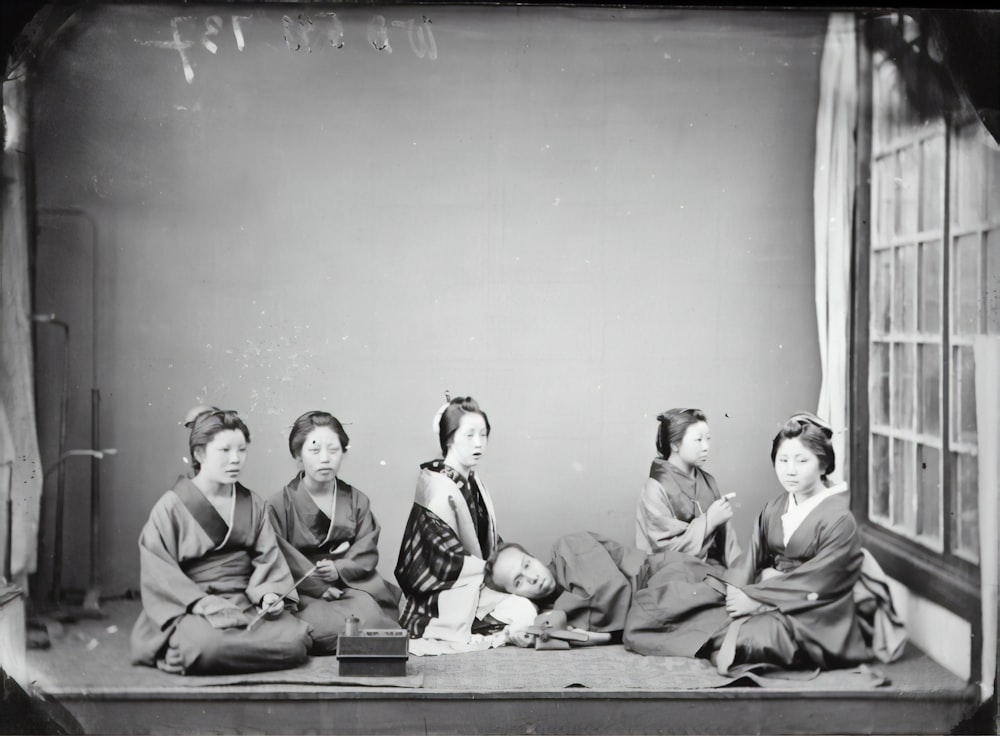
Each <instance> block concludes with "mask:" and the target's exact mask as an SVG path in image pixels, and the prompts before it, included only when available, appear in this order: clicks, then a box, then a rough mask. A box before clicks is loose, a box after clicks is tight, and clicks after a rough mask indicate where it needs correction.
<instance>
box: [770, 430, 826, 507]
mask: <svg viewBox="0 0 1000 736" xmlns="http://www.w3.org/2000/svg"><path fill="white" fill-rule="evenodd" d="M774 473H775V475H777V476H778V481H779V482H780V483H781V485H782V486H784V488H785V491H787V492H788V493H802V494H804V495H806V496H808V495H811V494H812V493H813V491H815V490H817V489H818V488H819V487H820V486H822V480H821V477H822V473H821V471H820V468H819V458H818V457H816V455H815V454H814V453H813V451H812V450H810V449H809V448H808V447H806V446H805V445H804V444H802V440H800V439H799V438H798V437H792V438H790V439H787V440H785V441H784V442H782V443H781V444H780V445H779V446H778V452H777V453H776V454H775V456H774Z"/></svg>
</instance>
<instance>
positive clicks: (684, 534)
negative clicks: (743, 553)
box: [635, 458, 740, 566]
mask: <svg viewBox="0 0 1000 736" xmlns="http://www.w3.org/2000/svg"><path fill="white" fill-rule="evenodd" d="M719 498H721V496H720V494H719V487H718V485H717V484H716V482H715V478H713V477H712V476H711V475H710V474H709V473H706V472H705V471H704V470H702V469H701V468H694V478H693V479H692V478H691V477H690V476H688V475H685V474H684V473H683V472H682V471H681V470H680V469H679V468H677V467H676V466H674V465H673V464H672V463H670V462H667V461H666V460H663V459H662V458H655V459H654V460H653V463H652V465H651V467H650V469H649V478H648V479H647V480H646V483H645V484H644V485H643V487H642V492H641V493H640V495H639V503H638V505H637V507H636V518H635V546H636V547H638V548H639V549H641V550H645V551H646V552H651V553H652V552H660V551H661V550H671V551H674V552H681V553H684V554H687V555H690V556H692V557H695V558H697V559H699V560H714V561H715V562H717V563H719V564H721V565H724V566H725V565H729V564H732V562H733V561H734V560H735V559H736V558H737V557H738V556H739V554H740V547H739V544H737V541H736V534H735V532H734V531H733V527H732V524H731V523H730V522H728V521H727V522H726V523H725V524H723V525H721V526H719V527H717V528H716V529H715V530H713V531H712V532H711V533H707V531H706V530H707V521H708V519H707V517H706V516H705V510H706V509H708V507H709V506H711V505H712V503H713V502H714V501H716V500H717V499H719Z"/></svg>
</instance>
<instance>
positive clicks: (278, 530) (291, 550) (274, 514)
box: [267, 501, 329, 598]
mask: <svg viewBox="0 0 1000 736" xmlns="http://www.w3.org/2000/svg"><path fill="white" fill-rule="evenodd" d="M267 518H268V522H269V523H270V524H271V527H272V528H273V529H274V533H275V537H276V539H277V542H278V549H279V550H280V551H281V554H282V556H283V557H284V558H285V563H286V564H287V565H288V569H289V572H291V575H292V577H293V578H294V579H295V580H298V579H299V578H301V577H302V576H303V575H305V574H306V572H308V571H309V570H310V569H311V568H312V567H313V562H312V560H310V559H309V558H308V557H306V556H305V555H304V554H302V553H301V552H300V551H299V549H298V548H297V547H296V546H295V545H294V544H292V543H291V542H289V541H288V539H287V537H288V535H289V533H288V531H287V530H286V529H285V527H284V525H283V524H282V523H281V517H280V516H279V514H278V510H277V509H276V508H275V506H274V503H273V502H272V501H268V503H267ZM288 584H289V585H291V582H289V583H288ZM328 587H329V585H327V584H326V583H325V582H323V581H322V580H320V579H319V578H317V577H315V576H314V577H308V578H306V579H305V580H303V581H302V582H301V583H300V584H299V588H298V590H299V592H301V593H304V594H305V595H310V596H312V597H313V598H319V597H320V596H322V595H323V593H325V592H326V589H327V588H328ZM286 590H287V588H286Z"/></svg>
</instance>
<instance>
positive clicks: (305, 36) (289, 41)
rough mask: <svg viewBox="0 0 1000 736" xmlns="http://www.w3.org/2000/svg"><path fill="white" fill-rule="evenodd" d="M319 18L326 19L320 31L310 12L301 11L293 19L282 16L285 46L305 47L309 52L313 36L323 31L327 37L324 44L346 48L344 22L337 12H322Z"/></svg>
mask: <svg viewBox="0 0 1000 736" xmlns="http://www.w3.org/2000/svg"><path fill="white" fill-rule="evenodd" d="M319 18H320V19H322V20H324V21H325V22H324V23H323V30H322V31H319V30H318V29H317V25H316V24H315V23H313V19H312V18H311V17H309V14H308V13H299V14H298V16H297V17H296V18H295V19H294V20H293V19H292V18H290V17H289V16H287V15H285V16H282V18H281V25H282V27H283V28H284V30H285V46H287V47H288V48H289V50H291V51H300V50H301V49H305V50H306V51H307V52H308V53H310V54H311V53H312V50H313V37H314V36H315V34H316V33H318V32H322V33H323V35H324V36H325V38H326V42H325V43H324V45H326V44H329V45H330V46H332V47H333V48H335V49H342V48H344V24H343V23H341V22H340V18H338V17H337V14H336V13H320V14H319Z"/></svg>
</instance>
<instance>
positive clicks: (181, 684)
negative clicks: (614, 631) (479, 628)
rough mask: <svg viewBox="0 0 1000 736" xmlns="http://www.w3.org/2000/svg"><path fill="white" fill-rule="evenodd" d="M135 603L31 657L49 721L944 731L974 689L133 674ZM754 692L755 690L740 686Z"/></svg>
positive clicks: (903, 670)
mask: <svg viewBox="0 0 1000 736" xmlns="http://www.w3.org/2000/svg"><path fill="white" fill-rule="evenodd" d="M137 610H138V606H137V603H136V602H135V601H119V602H113V603H111V604H106V607H105V611H106V613H107V614H108V616H107V618H105V619H104V620H99V621H80V622H78V623H74V624H69V625H68V626H67V627H66V630H65V632H64V633H63V635H62V636H61V638H58V639H55V640H54V641H53V646H52V648H51V649H49V650H32V651H30V652H29V656H28V670H29V676H30V678H31V679H32V681H33V688H34V691H35V694H36V695H37V696H38V697H39V698H40V699H42V700H43V701H44V703H45V706H46V710H47V713H48V714H49V716H50V717H51V718H53V719H54V720H56V721H58V722H59V723H60V724H61V726H62V728H63V729H64V730H66V731H68V732H77V733H107V734H119V733H129V734H131V733H191V734H194V733H269V734H305V733H345V734H413V733H438V734H504V733H524V734H543V733H552V734H565V733H574V734H604V733H613V734H647V733H713V734H731V733H742V734H746V733H821V734H829V733H841V734H853V733H912V734H917V733H933V734H941V733H949V732H950V731H951V730H952V729H953V727H954V726H955V725H956V724H958V723H959V722H960V721H962V719H963V718H965V717H966V716H967V715H968V713H969V712H970V711H971V710H972V708H973V707H974V705H975V698H976V690H975V688H972V687H970V686H968V685H966V683H964V682H962V681H961V680H959V679H958V678H956V677H954V676H953V675H951V674H950V673H949V672H947V671H946V670H944V669H943V668H941V667H940V666H938V665H936V664H935V663H934V662H932V661H930V660H929V659H927V657H925V656H924V655H923V654H922V653H920V652H919V651H917V650H915V649H911V650H910V651H908V652H907V654H906V656H904V658H903V659H902V660H900V661H898V662H895V663H893V664H891V665H887V666H880V667H875V668H872V669H871V670H867V669H866V670H852V671H848V670H844V671H839V672H832V673H823V674H822V675H820V677H818V678H816V679H814V680H808V681H798V680H785V681H780V680H775V681H769V682H768V683H767V685H768V686H767V687H746V686H740V683H737V684H736V686H733V683H731V681H728V680H726V679H725V678H721V677H720V676H718V675H717V674H716V673H715V672H714V670H712V668H711V667H709V666H707V663H704V662H700V661H696V660H686V659H681V658H661V657H641V656H638V655H634V654H630V653H628V652H625V651H624V650H623V649H622V648H621V647H604V648H601V649H588V650H573V651H568V652H535V651H533V650H519V649H514V648H509V647H508V648H504V649H499V650H491V651H487V652H476V653H470V654H462V655H447V656H441V657H424V658H412V657H411V659H410V661H409V663H408V676H407V677H406V678H402V679H401V680H398V681H397V682H398V685H400V686H396V687H393V686H385V683H384V681H382V682H379V684H378V685H365V684H356V683H345V682H342V681H341V682H338V684H330V683H331V682H335V681H336V662H335V660H333V659H332V658H321V659H314V660H313V661H312V662H311V663H310V664H309V665H308V666H306V667H304V668H300V669H298V670H289V671H287V672H284V673H269V674H263V673H262V674H259V675H253V676H248V677H246V678H184V677H177V676H171V675H167V674H164V673H162V672H159V671H157V670H155V669H151V668H145V667H133V666H131V665H129V664H128V659H127V641H128V633H129V630H130V628H131V624H132V621H133V620H134V618H135V614H136V612H137ZM744 684H745V683H744Z"/></svg>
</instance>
